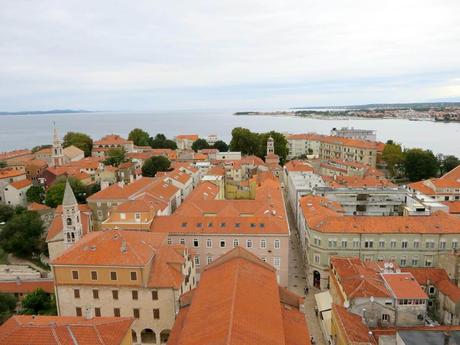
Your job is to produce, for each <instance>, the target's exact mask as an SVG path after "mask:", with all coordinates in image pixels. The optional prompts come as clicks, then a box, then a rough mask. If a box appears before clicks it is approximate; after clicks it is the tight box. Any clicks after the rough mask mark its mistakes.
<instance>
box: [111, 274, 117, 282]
mask: <svg viewBox="0 0 460 345" xmlns="http://www.w3.org/2000/svg"><path fill="white" fill-rule="evenodd" d="M110 280H117V272H110Z"/></svg>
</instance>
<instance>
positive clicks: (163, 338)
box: [160, 329, 170, 344]
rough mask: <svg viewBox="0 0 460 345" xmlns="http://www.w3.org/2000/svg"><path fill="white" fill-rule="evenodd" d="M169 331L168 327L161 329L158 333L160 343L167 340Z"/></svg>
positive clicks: (164, 342)
mask: <svg viewBox="0 0 460 345" xmlns="http://www.w3.org/2000/svg"><path fill="white" fill-rule="evenodd" d="M169 332H170V330H169V329H164V330H162V331H161V333H160V343H161V344H166V343H167V342H168V338H169Z"/></svg>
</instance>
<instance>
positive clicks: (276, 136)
mask: <svg viewBox="0 0 460 345" xmlns="http://www.w3.org/2000/svg"><path fill="white" fill-rule="evenodd" d="M269 137H272V138H273V140H274V141H275V154H277V155H278V156H279V157H280V162H281V164H284V162H285V161H286V157H287V155H288V154H289V148H288V142H287V139H286V137H285V136H284V135H283V134H281V133H279V132H275V131H271V132H269V133H263V134H259V141H260V148H259V153H258V156H259V157H260V158H264V157H265V155H266V154H267V140H268V138H269Z"/></svg>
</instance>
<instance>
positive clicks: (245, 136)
mask: <svg viewBox="0 0 460 345" xmlns="http://www.w3.org/2000/svg"><path fill="white" fill-rule="evenodd" d="M230 150H232V151H240V152H241V153H242V154H244V155H258V154H259V153H260V141H259V135H258V134H257V133H253V132H251V131H250V130H249V129H247V128H242V127H236V128H233V130H232V140H231V141H230Z"/></svg>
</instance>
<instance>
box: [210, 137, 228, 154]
mask: <svg viewBox="0 0 460 345" xmlns="http://www.w3.org/2000/svg"><path fill="white" fill-rule="evenodd" d="M212 147H213V148H215V149H218V150H219V152H227V151H228V145H227V143H226V142H225V141H222V140H217V141H216V142H215V143H214V145H213V146H212Z"/></svg>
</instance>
